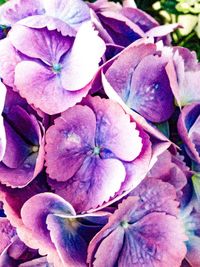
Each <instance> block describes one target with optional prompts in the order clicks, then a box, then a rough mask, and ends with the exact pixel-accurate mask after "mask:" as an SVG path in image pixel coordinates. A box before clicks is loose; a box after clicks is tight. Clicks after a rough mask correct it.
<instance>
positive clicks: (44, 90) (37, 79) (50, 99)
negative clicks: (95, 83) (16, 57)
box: [15, 61, 89, 115]
mask: <svg viewBox="0 0 200 267" xmlns="http://www.w3.org/2000/svg"><path fill="white" fill-rule="evenodd" d="M24 73H26V76H25V77H24ZM21 77H24V78H23V79H21ZM15 84H16V87H17V88H18V89H19V93H20V95H21V96H22V97H25V98H26V100H27V102H28V103H29V104H33V105H34V106H35V107H36V108H40V109H41V110H42V111H44V112H45V113H47V114H50V115H53V114H56V113H60V112H63V111H65V110H66V109H67V108H69V107H71V106H74V105H75V104H76V103H77V102H79V101H81V99H82V98H83V97H84V96H85V95H86V94H87V92H88V91H89V86H88V87H85V88H84V89H82V90H79V91H76V92H69V91H67V90H65V89H64V88H63V87H62V86H61V84H60V79H59V77H58V76H57V75H56V74H54V73H53V72H52V71H51V70H49V69H48V68H45V67H44V66H42V65H40V64H38V63H36V62H32V61H23V62H21V63H19V64H18V65H17V67H16V69H15Z"/></svg>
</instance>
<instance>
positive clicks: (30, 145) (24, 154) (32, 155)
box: [0, 106, 44, 187]
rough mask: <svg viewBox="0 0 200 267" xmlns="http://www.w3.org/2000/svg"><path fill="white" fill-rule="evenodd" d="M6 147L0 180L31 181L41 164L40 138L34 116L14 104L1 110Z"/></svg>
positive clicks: (13, 183) (15, 183)
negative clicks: (2, 111) (5, 110)
mask: <svg viewBox="0 0 200 267" xmlns="http://www.w3.org/2000/svg"><path fill="white" fill-rule="evenodd" d="M4 125H5V129H6V139H7V145H6V151H5V154H4V157H3V159H2V161H1V163H0V181H1V183H3V184H6V185H9V186H12V187H22V186H25V185H27V184H28V183H29V182H30V181H32V180H33V179H34V178H35V177H36V176H37V174H38V173H39V172H40V171H41V170H42V168H43V162H44V138H43V136H42V135H43V133H42V128H41V125H40V124H39V123H38V122H37V120H36V118H35V116H33V115H30V114H28V113H27V112H26V111H25V110H24V109H23V108H21V107H19V106H14V107H12V108H11V110H10V112H8V113H7V114H4Z"/></svg>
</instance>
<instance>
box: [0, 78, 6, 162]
mask: <svg viewBox="0 0 200 267" xmlns="http://www.w3.org/2000/svg"><path fill="white" fill-rule="evenodd" d="M5 97H6V87H5V86H4V84H3V83H2V82H1V81H0V161H1V160H2V158H3V156H4V153H5V150H6V135H5V128H4V124H3V117H2V116H1V113H2V110H3V108H4V103H5Z"/></svg>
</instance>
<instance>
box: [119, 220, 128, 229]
mask: <svg viewBox="0 0 200 267" xmlns="http://www.w3.org/2000/svg"><path fill="white" fill-rule="evenodd" d="M120 225H121V227H123V228H128V227H129V223H128V222H127V221H121V222H120Z"/></svg>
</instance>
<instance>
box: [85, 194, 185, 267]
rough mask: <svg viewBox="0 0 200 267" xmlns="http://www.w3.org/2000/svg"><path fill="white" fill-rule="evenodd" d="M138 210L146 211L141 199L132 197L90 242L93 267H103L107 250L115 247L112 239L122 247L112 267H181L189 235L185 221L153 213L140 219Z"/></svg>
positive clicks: (89, 250) (111, 261)
mask: <svg viewBox="0 0 200 267" xmlns="http://www.w3.org/2000/svg"><path fill="white" fill-rule="evenodd" d="M147 196H148V194H147ZM140 209H141V210H140ZM136 210H138V211H139V210H140V212H142V206H140V204H139V202H138V201H137V197H129V198H127V199H126V200H124V201H123V202H122V203H121V204H120V205H119V207H118V210H117V211H116V212H115V213H114V214H113V215H111V216H110V219H109V222H108V224H107V225H106V226H104V228H103V229H102V230H101V231H100V232H99V233H98V234H97V235H96V236H95V237H94V238H93V240H92V241H91V243H90V246H89V249H88V262H90V266H95V267H98V266H102V265H101V264H102V262H103V260H104V262H105V261H106V259H107V249H108V247H110V245H112V244H113V241H112V240H113V238H111V236H113V237H115V236H117V239H118V244H119V245H118V248H116V247H114V254H113V255H112V256H111V260H110V261H109V264H108V265H107V266H108V267H112V266H114V265H119V266H129V265H130V266H137V267H140V266H141V267H142V266H151V265H152V266H161V265H162V266H163V267H168V266H169V263H170V266H175V267H179V266H180V264H181V261H182V260H183V258H184V256H185V254H186V247H185V244H184V241H185V240H186V236H185V234H184V229H183V227H182V224H181V222H180V221H179V220H178V219H177V218H176V217H174V216H171V215H167V214H166V213H164V212H152V213H149V214H148V215H146V216H141V217H138V216H137V214H138V212H136V213H135V211H136ZM117 231H118V233H117ZM120 239H121V240H120ZM122 242H123V245H122ZM174 243H175V245H174ZM117 252H118V255H116V253H117ZM106 262H107V261H106Z"/></svg>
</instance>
